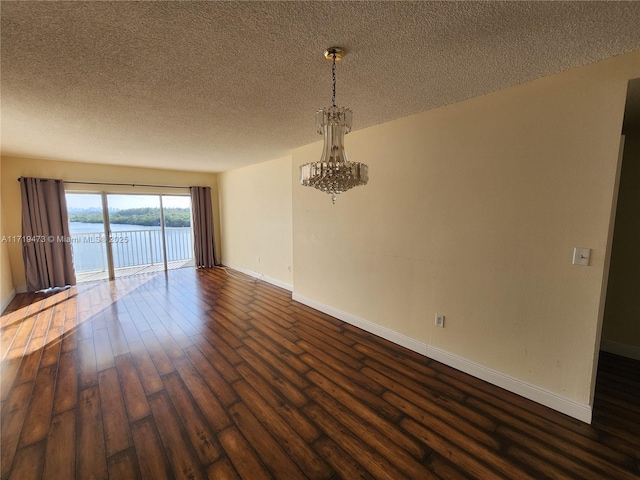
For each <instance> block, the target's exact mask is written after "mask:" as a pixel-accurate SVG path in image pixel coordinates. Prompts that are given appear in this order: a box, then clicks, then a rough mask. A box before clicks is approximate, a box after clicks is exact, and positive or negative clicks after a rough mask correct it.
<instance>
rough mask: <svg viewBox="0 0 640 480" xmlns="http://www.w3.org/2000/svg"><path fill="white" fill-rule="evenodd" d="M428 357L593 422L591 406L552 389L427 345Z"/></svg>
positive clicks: (571, 415)
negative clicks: (558, 393) (563, 395)
mask: <svg viewBox="0 0 640 480" xmlns="http://www.w3.org/2000/svg"><path fill="white" fill-rule="evenodd" d="M427 356H428V357H429V358H432V359H433V360H436V361H438V362H440V363H444V364H445V365H448V366H450V367H452V368H455V369H456V370H460V371H461V372H464V373H468V374H469V375H471V376H473V377H476V378H479V379H480V380H484V381H485V382H489V383H491V384H492V385H496V386H498V387H500V388H504V389H505V390H508V391H509V392H512V393H515V394H518V395H520V396H521V397H524V398H527V399H529V400H532V401H534V402H536V403H540V404H542V405H544V406H546V407H549V408H552V409H553V410H557V411H558V412H561V413H564V414H565V415H569V416H570V417H573V418H576V419H578V420H580V421H582V422H585V423H591V413H592V409H591V406H590V405H588V404H584V403H578V402H575V401H573V400H569V399H568V398H565V397H562V396H560V395H557V394H555V393H553V392H550V391H548V390H545V389H543V388H540V387H537V386H535V385H532V384H530V383H527V382H523V381H522V380H520V379H518V378H515V377H512V376H510V375H506V374H504V373H501V372H499V371H497V370H493V369H491V368H487V367H484V366H482V365H480V364H478V363H475V362H472V361H470V360H467V359H466V358H462V357H459V356H458V355H454V354H452V353H449V352H447V351H445V350H441V349H439V348H436V347H432V346H427Z"/></svg>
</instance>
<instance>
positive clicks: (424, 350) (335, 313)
mask: <svg viewBox="0 0 640 480" xmlns="http://www.w3.org/2000/svg"><path fill="white" fill-rule="evenodd" d="M292 298H293V300H295V301H297V302H300V303H303V304H305V305H308V306H309V307H311V308H315V309H316V310H319V311H321V312H323V313H326V314H327V315H331V316H332V317H335V318H338V319H340V320H342V321H344V322H347V323H349V324H351V325H354V326H356V327H359V328H361V329H363V330H365V331H367V332H369V333H373V334H374V335H378V336H379V337H382V338H384V339H386V340H389V341H391V342H393V343H396V344H398V345H401V346H403V347H405V348H408V349H409V350H413V351H414V352H417V353H420V354H422V355H425V356H427V357H429V358H432V359H433V360H436V361H438V362H440V363H443V364H445V365H447V366H449V367H452V368H455V369H456V370H460V371H461V372H464V373H467V374H469V375H471V376H473V377H476V378H479V379H481V380H484V381H485V382H488V383H491V384H493V385H496V386H498V387H501V388H504V389H505V390H508V391H510V392H513V393H515V394H518V395H520V396H522V397H524V398H527V399H529V400H532V401H534V402H536V403H540V404H542V405H544V406H547V407H549V408H552V409H553V410H557V411H559V412H561V413H564V414H566V415H569V416H570V417H573V418H576V419H578V420H580V421H582V422H585V423H591V413H592V412H591V406H590V405H588V404H582V403H578V402H574V401H573V400H569V399H567V398H564V397H562V396H560V395H557V394H555V393H552V392H549V391H547V390H544V389H542V388H540V387H537V386H535V385H531V384H529V383H526V382H523V381H522V380H519V379H517V378H515V377H512V376H510V375H505V374H504V373H501V372H499V371H497V370H493V369H490V368H487V367H484V366H482V365H479V364H477V363H474V362H471V361H469V360H467V359H465V358H462V357H460V356H458V355H455V354H452V353H449V352H446V351H445V350H441V349H439V348H436V347H432V346H430V345H427V344H426V343H424V342H420V341H418V340H416V339H414V338H411V337H407V336H406V335H403V334H401V333H398V332H395V331H393V330H391V329H389V328H386V327H382V326H380V325H377V324H375V323H372V322H370V321H368V320H364V319H362V318H359V317H356V316H355V315H352V314H350V313H347V312H343V311H342V310H338V309H337V308H333V307H330V306H329V305H325V304H323V303H320V302H318V301H316V300H313V299H312V298H309V297H305V296H304V295H300V294H297V293H295V292H294V293H293V296H292Z"/></svg>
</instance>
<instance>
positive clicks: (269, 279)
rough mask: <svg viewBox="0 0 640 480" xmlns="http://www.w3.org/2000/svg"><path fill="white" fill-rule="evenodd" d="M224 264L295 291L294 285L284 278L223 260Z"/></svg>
mask: <svg viewBox="0 0 640 480" xmlns="http://www.w3.org/2000/svg"><path fill="white" fill-rule="evenodd" d="M222 264H223V266H225V267H229V268H232V269H234V270H237V271H239V272H241V273H244V274H245V275H249V276H250V277H253V278H257V279H259V280H262V281H263V282H267V283H270V284H271V285H275V286H276V287H280V288H284V289H285V290H288V291H290V292H292V291H293V285H291V284H290V283H286V282H283V281H282V280H278V279H277V278H273V277H268V276H266V275H263V274H262V273H259V272H254V271H253V270H249V269H248V268H244V267H241V266H240V265H236V264H234V263H230V262H222Z"/></svg>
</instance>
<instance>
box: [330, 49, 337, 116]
mask: <svg viewBox="0 0 640 480" xmlns="http://www.w3.org/2000/svg"><path fill="white" fill-rule="evenodd" d="M331 75H332V77H333V94H332V96H331V106H332V107H335V106H336V54H335V53H334V54H333V64H332V66H331Z"/></svg>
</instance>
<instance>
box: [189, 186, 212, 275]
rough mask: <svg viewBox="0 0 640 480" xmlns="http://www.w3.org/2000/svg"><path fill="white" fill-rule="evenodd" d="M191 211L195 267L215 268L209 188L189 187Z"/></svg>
mask: <svg viewBox="0 0 640 480" xmlns="http://www.w3.org/2000/svg"><path fill="white" fill-rule="evenodd" d="M189 191H190V192H191V209H192V211H193V237H194V250H195V255H196V267H198V268H210V267H215V266H216V265H217V263H216V255H215V241H214V236H213V210H212V208H211V187H189Z"/></svg>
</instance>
